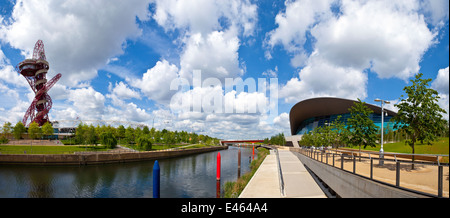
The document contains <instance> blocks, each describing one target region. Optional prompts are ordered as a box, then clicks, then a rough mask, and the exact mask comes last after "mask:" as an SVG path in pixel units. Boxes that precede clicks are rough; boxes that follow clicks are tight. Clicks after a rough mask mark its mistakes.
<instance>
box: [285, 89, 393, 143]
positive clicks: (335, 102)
mask: <svg viewBox="0 0 450 218" xmlns="http://www.w3.org/2000/svg"><path fill="white" fill-rule="evenodd" d="M355 102H357V101H354V100H349V99H342V98H333V97H323V98H311V99H307V100H304V101H301V102H299V103H297V104H296V105H294V106H293V107H292V109H291V111H290V113H289V121H290V125H291V135H292V136H293V137H289V138H292V140H289V139H288V137H287V138H286V140H287V141H293V142H294V140H295V141H297V140H299V137H294V136H301V135H303V134H305V133H307V132H309V131H312V130H313V129H314V128H317V127H319V126H324V125H327V124H328V123H331V122H333V121H334V120H335V119H336V118H337V117H338V116H341V121H342V122H344V123H345V124H346V123H347V119H348V118H349V117H350V111H349V109H350V108H351V107H352V106H353V105H354V103H355ZM366 106H367V107H369V108H370V109H372V111H373V114H371V115H370V119H372V120H373V121H374V123H375V125H377V126H381V106H376V105H372V104H367V103H366ZM384 111H385V113H387V115H386V114H385V116H384V123H385V124H384V126H385V127H386V126H387V125H389V120H390V119H391V118H392V117H393V116H395V115H396V113H395V112H393V111H390V110H387V109H386V108H384ZM392 126H393V125H392V124H391V127H392ZM295 145H296V143H295V142H294V146H295Z"/></svg>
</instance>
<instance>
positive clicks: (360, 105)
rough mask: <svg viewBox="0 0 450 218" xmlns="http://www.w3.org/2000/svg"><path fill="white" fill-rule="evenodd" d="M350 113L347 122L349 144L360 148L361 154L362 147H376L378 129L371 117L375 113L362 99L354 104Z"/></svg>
mask: <svg viewBox="0 0 450 218" xmlns="http://www.w3.org/2000/svg"><path fill="white" fill-rule="evenodd" d="M349 111H350V118H348V120H347V129H348V131H349V132H350V136H349V139H348V142H349V143H350V144H352V145H357V146H359V152H361V145H364V148H366V147H367V146H371V147H375V146H376V140H377V132H378V127H377V126H376V125H375V124H374V123H373V121H372V120H371V119H370V117H369V116H370V114H372V113H373V111H372V110H371V109H370V108H368V107H367V106H366V105H365V103H364V102H362V101H361V100H360V99H358V102H355V103H354V105H353V106H352V107H351V108H350V109H349Z"/></svg>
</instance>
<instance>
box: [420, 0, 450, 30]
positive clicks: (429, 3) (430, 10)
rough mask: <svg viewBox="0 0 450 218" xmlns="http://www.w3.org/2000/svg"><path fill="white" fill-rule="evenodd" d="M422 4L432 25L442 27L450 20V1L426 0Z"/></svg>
mask: <svg viewBox="0 0 450 218" xmlns="http://www.w3.org/2000/svg"><path fill="white" fill-rule="evenodd" d="M420 3H421V4H422V5H423V7H424V10H425V15H426V16H427V17H426V18H427V19H428V20H429V22H430V23H431V24H433V25H442V24H443V23H444V22H445V20H448V14H449V1H448V0H425V1H422V2H420Z"/></svg>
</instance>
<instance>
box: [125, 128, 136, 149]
mask: <svg viewBox="0 0 450 218" xmlns="http://www.w3.org/2000/svg"><path fill="white" fill-rule="evenodd" d="M125 140H126V142H127V144H128V145H131V144H134V143H135V134H134V129H133V128H132V127H131V126H128V127H127V128H126V129H125Z"/></svg>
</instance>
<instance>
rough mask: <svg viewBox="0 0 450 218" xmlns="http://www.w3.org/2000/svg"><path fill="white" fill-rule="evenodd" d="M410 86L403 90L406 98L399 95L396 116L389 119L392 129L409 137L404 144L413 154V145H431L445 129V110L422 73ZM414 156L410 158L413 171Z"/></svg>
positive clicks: (429, 80) (428, 80) (436, 93)
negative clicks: (401, 131)
mask: <svg viewBox="0 0 450 218" xmlns="http://www.w3.org/2000/svg"><path fill="white" fill-rule="evenodd" d="M410 81H411V82H412V85H411V86H406V87H405V88H404V89H403V90H404V91H405V92H406V94H407V95H408V97H407V98H406V99H404V96H403V95H401V99H400V103H398V104H395V106H396V107H397V108H398V109H399V110H398V112H397V115H396V116H395V117H393V118H392V119H391V121H394V122H395V125H394V128H399V129H401V130H404V131H405V132H406V134H408V135H409V136H410V137H409V139H408V140H406V141H405V142H406V143H407V144H408V145H409V146H411V148H412V153H413V154H414V153H415V149H414V145H415V144H416V142H417V141H422V142H423V141H426V142H427V143H429V144H431V142H432V141H435V140H436V139H437V135H438V134H440V133H441V132H442V130H444V129H445V120H444V119H443V116H442V114H445V113H446V112H445V110H444V109H442V108H441V107H439V105H438V103H437V102H438V100H439V98H440V97H439V96H438V92H437V91H436V90H434V89H431V88H428V87H429V83H430V82H431V79H422V73H419V74H417V75H416V76H415V79H414V80H410ZM414 159H415V158H414V155H413V158H412V161H413V164H412V166H411V167H412V169H414Z"/></svg>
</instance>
